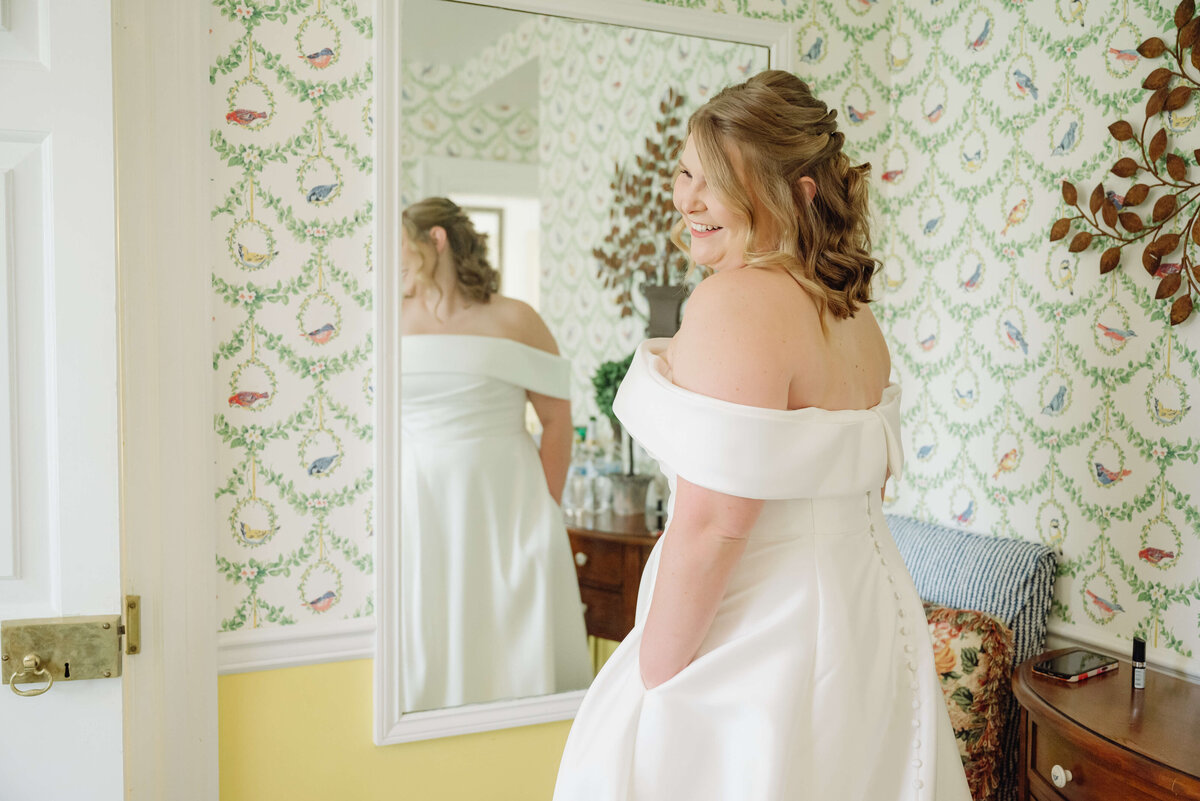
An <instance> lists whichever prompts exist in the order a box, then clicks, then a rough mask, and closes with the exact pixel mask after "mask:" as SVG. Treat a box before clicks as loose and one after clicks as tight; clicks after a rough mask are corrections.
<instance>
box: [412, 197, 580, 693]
mask: <svg viewBox="0 0 1200 801" xmlns="http://www.w3.org/2000/svg"><path fill="white" fill-rule="evenodd" d="M403 223H404V230H403V236H402V238H401V239H402V258H403V271H404V295H405V297H404V300H403V305H402V308H401V334H402V340H401V352H400V356H401V358H400V364H401V374H402V381H401V383H402V386H401V399H400V407H401V408H400V423H401V448H400V453H401V457H400V458H401V498H400V517H401V530H400V559H401V562H400V582H401V585H400V597H401V610H400V628H401V632H400V634H401V637H400V642H401V654H400V659H401V662H402V665H403V669H402V677H403V678H402V681H403V687H402V697H403V699H404V708H405V709H406V710H421V709H439V708H442V707H447V706H458V705H461V704H473V703H483V702H488V701H495V700H499V699H502V698H519V697H524V696H531V695H543V694H546V693H555V692H562V691H566V690H578V689H582V688H584V687H586V686H587V685H588V684H589V683H590V681H591V678H592V668H591V657H590V654H589V651H588V646H587V634H586V631H585V628H584V621H583V612H582V607H581V603H580V598H579V585H578V583H577V581H576V578H575V565H574V563H573V561H572V558H571V550H570V544H569V542H568V540H567V532H566V527H565V525H564V523H563V517H562V511H561V509H560V508H559V506H558V503H559V500H560V498H561V495H562V488H563V484H564V482H565V480H566V471H567V466H568V462H569V460H570V448H571V437H572V433H573V432H572V428H571V406H570V401H569V400H568V397H569V392H568V388H569V381H570V379H569V372H570V365H569V363H568V361H567V360H566V359H564V358H562V357H561V356H559V355H558V349H557V347H556V345H555V343H554V337H553V336H551V334H550V331H549V329H547V328H546V325H545V323H544V322H542V319H541V318H540V317H539V316H538V314H537V312H535V311H534V310H533V309H532V308H530V307H529V306H528V305H526V304H525V303H522V302H521V301H518V300H514V299H512V298H506V297H504V296H502V295H500V294H499V293H498V292H497V284H498V276H497V273H496V271H495V270H494V269H493V268H492V267H491V266H490V265H489V264H488V262H487V257H486V255H485V253H486V251H485V244H486V239H485V237H484V236H482V235H480V234H478V233H476V231H475V228H474V226H473V225H472V224H471V221H470V219H468V218H467V216H466V215H465V214H464V213H463V211H462V210H461V209H460V208H459V207H458V206H457V205H455V204H454V203H452V202H451V201H449V200H446V199H445V198H427V199H425V200H422V201H420V202H419V203H415V204H413V205H412V206H410V207H409V208H408V209H406V210H405V212H404V215H403ZM527 400H528V401H529V402H531V403H532V404H533V408H534V411H535V413H536V414H537V416H538V419H539V420H540V422H541V424H542V429H543V432H542V437H541V445H540V449H539V448H538V447H537V446H536V445H535V444H534V442H533V439H532V438H531V437H530V436H529V434H528V433H527V431H526V429H525V404H526V401H527Z"/></svg>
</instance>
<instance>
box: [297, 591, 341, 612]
mask: <svg viewBox="0 0 1200 801" xmlns="http://www.w3.org/2000/svg"><path fill="white" fill-rule="evenodd" d="M336 600H337V593H335V592H334V591H333V590H326V591H325V592H324V593H322V594H321V595H320V596H319V597H317V598H313V599H312V600H311V601H304V602H303V603H301V604H300V605H301V606H307V607H308V608H309V609H311V610H313V611H314V612H327V611H329V607H331V606H333V602H334V601H336Z"/></svg>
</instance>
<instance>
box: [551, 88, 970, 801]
mask: <svg viewBox="0 0 1200 801" xmlns="http://www.w3.org/2000/svg"><path fill="white" fill-rule="evenodd" d="M836 114H837V112H836V111H831V110H828V109H827V107H826V106H825V104H824V103H822V102H820V101H819V100H817V99H816V98H815V97H814V96H813V95H812V93H811V92H810V91H809V88H808V86H807V85H806V84H805V83H803V82H802V81H801V80H800V79H798V78H796V77H795V76H793V75H791V74H789V73H786V72H781V71H775V70H772V71H767V72H763V73H761V74H759V75H756V76H754V77H753V78H751V79H750V80H748V81H747V82H746V83H744V84H740V85H737V86H732V87H729V88H727V89H725V90H723V91H722V92H720V93H719V94H718V95H716V96H715V97H714V98H713V99H712V100H710V101H709V102H708V103H707V104H706V105H705V106H703V107H702V108H700V109H699V110H698V111H697V112H696V113H695V114H694V115H693V116H692V118H691V119H690V121H689V122H688V138H687V141H686V144H685V146H684V149H683V152H682V154H681V156H680V161H679V165H678V170H677V175H676V179H675V187H674V200H675V207H676V209H678V211H679V213H680V215H681V220H680V221H679V223H678V224H677V228H676V237H675V239H676V242H677V244H679V245H680V247H685V249H687V250H689V251H690V255H691V257H692V259H693V260H694V261H695V262H696V263H698V264H701V265H704V266H705V267H707V268H708V269H709V270H710V271H711V273H712V274H711V275H709V276H708V277H707V278H705V279H704V280H703V281H702V282H701V283H700V285H699V287H698V288H697V289H696V291H695V292H694V293H693V295H692V297H691V299H690V301H689V302H688V306H687V309H686V312H685V315H684V320H683V324H682V327H681V328H680V330H679V333H678V334H677V335H676V336H675V337H674V338H673V339H671V340H649V341H647V342H645V343H643V344H642V345H641V347H639V348H638V350H637V353H636V354H635V357H634V361H633V365H632V366H631V367H630V370H629V373H628V375H627V376H626V379H625V382H624V383H623V384H622V386H621V389H620V392H619V394H618V396H617V399H616V402H615V403H614V410H615V412H616V414H617V415H618V416H619V418H620V420H621V422H622V423H623V424H624V425H625V426H626V428H627V430H628V431H629V432H630V433H631V434H632V435H633V436H634V437H635V438H637V439H638V441H639V442H640V443H641V444H642V445H643V446H644V447H645V448H646V450H647V451H648V452H649V453H651V454H652V455H653V456H654V457H655V458H656V459H658V460H659V463H660V466H661V467H662V469H663V472H664V473H665V474H666V475H667V477H668V479H669V481H670V482H671V486H672V493H671V503H670V509H669V518H668V525H667V529H666V533H665V534H664V535H663V537H662V538H661V539H660V541H659V543H658V544H657V545H656V546H655V550H654V552H653V553H652V555H651V557H650V560H649V562H648V563H647V565H646V569H645V572H644V574H643V577H642V584H641V591H640V593H639V597H638V612H637V623H636V625H635V627H634V629H633V631H632V632H631V633H630V634H629V636H628V637H627V638H626V639H625V640H624V641H623V642H622V643H621V645H620V647H619V648H618V649H617V651H616V652H615V653H614V655H613V656H612V657H611V658H610V659H609V661H608V662H607V663H606V665H605V666H604V668H603V669H602V671H601V672H600V674H599V675H598V676H597V678H596V680H595V682H594V683H593V684H592V687H591V689H590V690H589V692H588V695H587V696H586V697H585V699H584V701H583V705H582V706H581V708H580V710H579V714H578V716H577V717H576V719H575V723H574V725H573V727H572V729H571V733H570V736H569V738H568V740H567V745H566V749H565V751H564V754H563V758H562V763H561V765H560V768H559V774H558V782H557V785H556V788H555V795H554V798H555V799H556V801H593V800H594V801H601V800H603V801H609V800H610V799H625V800H628V801H634V800H635V799H636V800H637V801H643V800H646V801H650V800H653V801H667V800H668V799H687V801H701V800H702V799H713V801H716V800H717V799H721V800H723V801H733V800H734V799H739V800H740V799H754V801H797V800H798V799H821V801H825V800H826V799H847V800H850V799H855V800H857V799H863V800H864V801H865V800H866V799H869V800H870V801H892V800H893V799H894V800H895V801H899V799H938V801H967V799H969V798H970V794H969V791H968V789H967V783H966V778H965V775H964V771H963V767H962V763H961V761H960V759H959V755H958V750H957V747H956V745H955V741H954V736H953V733H952V731H951V728H950V720H949V714H948V712H947V709H946V706H945V701H944V700H943V696H942V691H941V688H940V686H939V682H938V677H937V674H936V672H935V668H934V664H933V650H932V647H931V644H930V640H929V635H928V632H927V630H926V627H925V618H924V614H923V612H922V607H921V601H920V599H919V598H918V596H917V593H916V590H915V589H914V587H913V584H912V580H911V579H910V577H909V576H908V573H907V572H906V570H905V567H904V563H903V562H902V561H901V559H900V555H899V553H898V552H897V550H896V547H895V544H894V543H893V541H892V538H891V535H890V533H889V531H888V528H887V523H886V520H885V518H884V515H883V509H882V490H883V485H884V483H885V481H886V480H887V477H888V475H889V473H893V474H897V475H898V474H899V473H900V470H901V466H902V452H901V446H900V387H899V386H898V385H896V384H893V383H890V382H889V375H890V372H891V363H890V357H889V355H888V349H887V344H886V342H885V340H884V337H883V334H882V332H881V331H880V328H879V325H878V324H877V322H876V320H875V318H874V315H873V314H872V313H871V310H870V309H869V308H868V306H867V305H866V304H867V303H868V302H869V301H870V280H871V276H872V274H873V273H874V271H875V269H876V265H877V262H876V261H875V260H874V259H873V258H872V257H871V255H870V252H869V248H870V235H869V230H868V225H867V175H868V172H869V169H870V167H869V165H865V164H864V165H860V166H858V167H853V166H851V165H850V163H849V160H848V159H847V157H846V155H845V154H844V153H843V152H842V144H843V135H842V134H841V133H840V132H839V131H838V130H837V126H836V124H835V117H836ZM684 229H686V230H687V231H688V232H689V233H690V248H689V247H686V246H684V245H683V244H682V240H681V239H680V236H679V234H680V233H682V231H683V230H684Z"/></svg>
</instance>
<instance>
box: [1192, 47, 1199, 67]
mask: <svg viewBox="0 0 1200 801" xmlns="http://www.w3.org/2000/svg"><path fill="white" fill-rule="evenodd" d="M1192 66H1193V67H1195V68H1196V69H1198V70H1200V50H1198V49H1196V48H1194V47H1193V48H1192Z"/></svg>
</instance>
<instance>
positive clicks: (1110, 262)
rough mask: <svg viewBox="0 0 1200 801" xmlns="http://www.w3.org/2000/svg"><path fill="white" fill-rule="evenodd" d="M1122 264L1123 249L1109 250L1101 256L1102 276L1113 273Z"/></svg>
mask: <svg viewBox="0 0 1200 801" xmlns="http://www.w3.org/2000/svg"><path fill="white" fill-rule="evenodd" d="M1120 264H1121V249H1120V248H1119V247H1118V248H1109V249H1108V250H1106V251H1104V254H1103V255H1101V256H1100V274H1101V275H1104V274H1105V273H1111V272H1112V271H1113V270H1115V269H1117V267H1119V266H1120Z"/></svg>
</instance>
